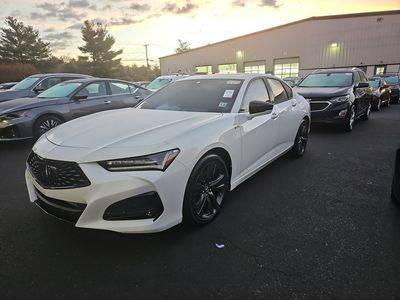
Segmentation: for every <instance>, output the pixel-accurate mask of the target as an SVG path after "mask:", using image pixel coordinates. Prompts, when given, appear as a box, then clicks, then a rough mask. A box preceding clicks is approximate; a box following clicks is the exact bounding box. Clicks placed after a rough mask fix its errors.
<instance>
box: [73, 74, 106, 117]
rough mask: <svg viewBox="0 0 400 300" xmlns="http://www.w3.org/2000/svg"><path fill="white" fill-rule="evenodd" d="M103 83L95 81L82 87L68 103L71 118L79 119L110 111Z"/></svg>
mask: <svg viewBox="0 0 400 300" xmlns="http://www.w3.org/2000/svg"><path fill="white" fill-rule="evenodd" d="M108 97H109V95H108V91H107V86H106V83H105V81H96V82H92V83H89V84H87V85H85V86H84V87H82V88H81V89H80V90H78V91H77V93H75V95H73V96H72V98H71V101H70V103H69V108H70V113H71V116H72V118H79V117H82V116H86V115H89V114H92V113H96V112H99V111H103V110H108V109H112V107H111V105H110V104H111V101H110V100H109V99H108Z"/></svg>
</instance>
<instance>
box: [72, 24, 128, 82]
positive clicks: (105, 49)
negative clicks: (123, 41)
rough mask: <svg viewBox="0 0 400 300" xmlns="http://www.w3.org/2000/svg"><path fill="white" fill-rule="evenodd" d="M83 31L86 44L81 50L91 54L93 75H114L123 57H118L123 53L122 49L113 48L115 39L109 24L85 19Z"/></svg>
mask: <svg viewBox="0 0 400 300" xmlns="http://www.w3.org/2000/svg"><path fill="white" fill-rule="evenodd" d="M81 32H82V39H83V41H84V42H85V45H84V46H82V47H79V50H80V51H82V53H84V54H88V55H89V58H90V61H89V64H90V66H91V70H92V72H91V73H92V75H96V76H110V77H111V76H113V74H114V73H115V72H116V71H117V69H118V68H119V66H120V64H121V59H117V58H116V57H117V56H118V55H121V54H122V49H121V50H117V51H114V50H112V47H113V46H114V43H115V39H114V37H113V36H111V35H110V34H109V33H108V30H107V26H105V25H103V24H102V23H100V22H94V21H85V23H84V26H83V27H82V29H81Z"/></svg>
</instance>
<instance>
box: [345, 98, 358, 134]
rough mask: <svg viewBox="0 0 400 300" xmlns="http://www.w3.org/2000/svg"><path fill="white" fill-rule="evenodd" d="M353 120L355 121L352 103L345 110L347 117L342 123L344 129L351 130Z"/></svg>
mask: <svg viewBox="0 0 400 300" xmlns="http://www.w3.org/2000/svg"><path fill="white" fill-rule="evenodd" d="M355 121H356V112H355V109H354V105H352V106H351V107H350V108H349V110H348V112H347V118H346V123H345V124H344V130H345V131H347V132H350V131H352V130H353V128H354V123H355Z"/></svg>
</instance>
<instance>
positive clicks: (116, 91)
mask: <svg viewBox="0 0 400 300" xmlns="http://www.w3.org/2000/svg"><path fill="white" fill-rule="evenodd" d="M110 88H111V94H112V95H120V94H130V89H129V86H128V84H127V83H125V82H119V81H111V82H110Z"/></svg>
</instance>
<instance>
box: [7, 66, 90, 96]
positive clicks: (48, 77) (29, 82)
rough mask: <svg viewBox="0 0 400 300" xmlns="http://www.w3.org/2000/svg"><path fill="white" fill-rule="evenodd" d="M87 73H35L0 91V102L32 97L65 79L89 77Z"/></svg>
mask: <svg viewBox="0 0 400 300" xmlns="http://www.w3.org/2000/svg"><path fill="white" fill-rule="evenodd" d="M90 77H91V76H88V75H81V74H70V73H48V74H36V75H32V76H29V77H26V78H25V79H24V80H22V81H20V82H18V83H17V84H16V85H14V86H13V87H12V88H11V89H9V90H4V91H0V103H1V102H4V101H8V100H13V99H18V98H32V97H36V96H37V95H39V94H40V93H41V92H44V91H45V90H47V89H48V88H51V87H52V86H54V85H56V84H58V83H60V82H63V81H66V80H73V79H79V78H90Z"/></svg>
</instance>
